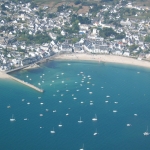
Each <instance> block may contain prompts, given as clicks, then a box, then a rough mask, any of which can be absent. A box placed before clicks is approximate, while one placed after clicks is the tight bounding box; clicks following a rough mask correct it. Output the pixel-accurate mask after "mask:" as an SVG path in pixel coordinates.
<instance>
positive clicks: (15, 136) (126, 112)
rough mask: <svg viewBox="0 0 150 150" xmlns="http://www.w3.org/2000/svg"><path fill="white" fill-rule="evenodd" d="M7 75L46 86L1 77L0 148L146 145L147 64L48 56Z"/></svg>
mask: <svg viewBox="0 0 150 150" xmlns="http://www.w3.org/2000/svg"><path fill="white" fill-rule="evenodd" d="M12 75H13V76H15V77H17V78H19V79H22V80H24V81H25V82H29V83H31V84H33V85H35V86H37V87H39V88H42V89H44V91H45V92H44V93H39V92H37V91H35V90H33V89H31V88H29V87H27V86H25V85H22V84H20V83H18V82H16V81H13V80H2V79H1V80H0V149H1V150H79V149H81V148H84V149H85V150H150V135H149V136H144V135H143V133H144V132H145V131H146V130H147V127H149V128H150V69H147V68H141V67H136V66H129V65H120V64H111V63H98V62H89V61H51V62H47V63H45V64H42V65H41V67H40V68H37V69H33V70H22V71H19V72H15V73H12ZM7 107H8V108H7ZM9 107H10V108H9ZM114 110H116V111H115V112H113V111H114ZM135 114H137V116H136V115H135ZM12 115H13V116H14V118H15V120H16V121H14V122H11V121H10V118H12ZM80 118H81V121H83V122H82V123H78V121H79V120H80ZM92 118H97V121H93V120H92ZM59 124H62V127H59V126H58V125H59ZM127 124H130V126H127ZM51 131H55V133H51ZM95 132H96V133H97V135H93V134H94V133H95ZM149 132H150V129H149Z"/></svg>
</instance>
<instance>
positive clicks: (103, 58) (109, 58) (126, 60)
mask: <svg viewBox="0 0 150 150" xmlns="http://www.w3.org/2000/svg"><path fill="white" fill-rule="evenodd" d="M55 59H56V60H80V61H82V60H89V61H95V62H99V63H101V62H106V63H107V62H108V63H117V64H126V65H132V66H139V67H145V68H150V62H148V61H145V60H138V59H135V58H131V57H123V56H116V55H99V54H85V53H83V54H76V53H74V54H61V55H59V56H56V57H55V58H54V60H55Z"/></svg>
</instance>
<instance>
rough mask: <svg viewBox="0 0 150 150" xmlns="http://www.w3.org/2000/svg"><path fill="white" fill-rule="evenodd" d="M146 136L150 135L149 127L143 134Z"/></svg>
mask: <svg viewBox="0 0 150 150" xmlns="http://www.w3.org/2000/svg"><path fill="white" fill-rule="evenodd" d="M143 134H144V135H145V136H148V135H150V133H149V132H148V126H147V130H146V131H145V132H144V133H143Z"/></svg>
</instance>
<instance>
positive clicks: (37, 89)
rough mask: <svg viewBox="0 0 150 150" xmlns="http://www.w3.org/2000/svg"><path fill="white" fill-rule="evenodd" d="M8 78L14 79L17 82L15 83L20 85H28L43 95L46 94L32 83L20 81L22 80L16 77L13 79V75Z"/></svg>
mask: <svg viewBox="0 0 150 150" xmlns="http://www.w3.org/2000/svg"><path fill="white" fill-rule="evenodd" d="M7 75H8V74H7ZM8 76H9V78H10V79H13V80H15V81H17V82H19V83H21V84H24V85H26V86H28V87H30V88H32V89H34V90H36V91H38V92H41V93H43V92H44V90H43V89H40V88H38V87H36V86H34V85H32V84H30V83H27V82H24V81H23V80H20V79H18V78H15V77H13V76H11V75H8Z"/></svg>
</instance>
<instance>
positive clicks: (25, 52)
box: [0, 1, 150, 71]
mask: <svg viewBox="0 0 150 150" xmlns="http://www.w3.org/2000/svg"><path fill="white" fill-rule="evenodd" d="M0 5H1V9H0V70H1V71H6V70H10V69H13V68H16V67H20V66H24V65H28V64H32V63H35V62H37V61H39V60H41V59H45V58H47V57H49V56H51V55H53V54H55V53H72V52H74V53H86V52H88V53H94V54H112V55H123V56H126V57H130V56H136V57H137V58H139V59H145V58H147V59H149V58H150V44H149V43H146V42H144V37H146V36H148V35H149V32H148V31H149V27H150V20H149V19H147V20H139V19H138V16H139V15H140V13H141V12H142V11H145V9H144V8H142V7H137V6H133V5H132V3H128V4H127V5H125V6H122V5H121V3H119V4H117V5H115V6H110V5H103V8H102V9H100V11H98V13H97V14H96V16H94V17H93V16H92V14H90V13H86V14H78V15H79V16H85V17H89V18H90V20H91V24H80V23H79V28H80V30H79V33H78V34H73V36H74V37H76V36H77V37H81V38H79V41H77V42H76V43H74V44H72V43H69V42H68V40H66V41H65V42H63V43H61V42H59V41H58V40H57V36H58V34H57V33H55V32H53V29H54V28H55V29H56V28H57V29H58V30H59V31H60V35H61V36H64V38H65V37H66V36H67V34H68V33H67V32H65V31H64V26H65V24H66V23H67V24H69V25H70V26H72V25H71V21H70V19H71V16H72V14H73V10H72V9H71V8H69V9H67V10H64V11H62V12H57V13H56V17H54V18H48V17H47V15H46V13H48V12H47V11H46V10H47V9H48V7H44V8H43V10H42V11H43V12H44V16H43V17H42V18H41V17H40V16H39V15H38V14H37V11H39V10H40V9H41V8H39V7H31V3H24V2H21V1H20V2H19V3H18V4H16V3H13V2H11V1H3V2H0ZM89 7H90V8H91V9H92V6H89ZM122 7H125V8H130V9H132V8H134V9H136V10H138V11H137V12H136V14H135V15H134V18H132V19H128V18H127V19H126V20H121V15H120V9H121V8H122ZM147 11H149V10H147ZM106 12H109V19H110V20H114V21H115V20H116V21H117V20H121V21H120V26H115V25H113V24H106V23H104V15H103V14H104V13H106ZM104 27H106V28H112V29H113V30H114V31H115V32H116V33H124V34H125V37H124V38H123V39H116V38H115V36H114V35H111V36H110V37H108V38H106V39H105V38H103V37H100V34H99V32H100V30H98V28H104ZM24 31H25V32H26V33H28V34H29V35H33V36H34V35H36V33H37V32H38V31H40V32H41V33H42V32H47V33H48V35H49V36H50V37H51V39H52V41H50V42H46V43H43V44H36V43H34V44H32V45H31V44H30V45H28V44H26V42H25V41H19V40H18V35H19V33H23V32H24ZM79 35H80V36H79ZM132 45H136V47H135V49H130V47H132Z"/></svg>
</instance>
